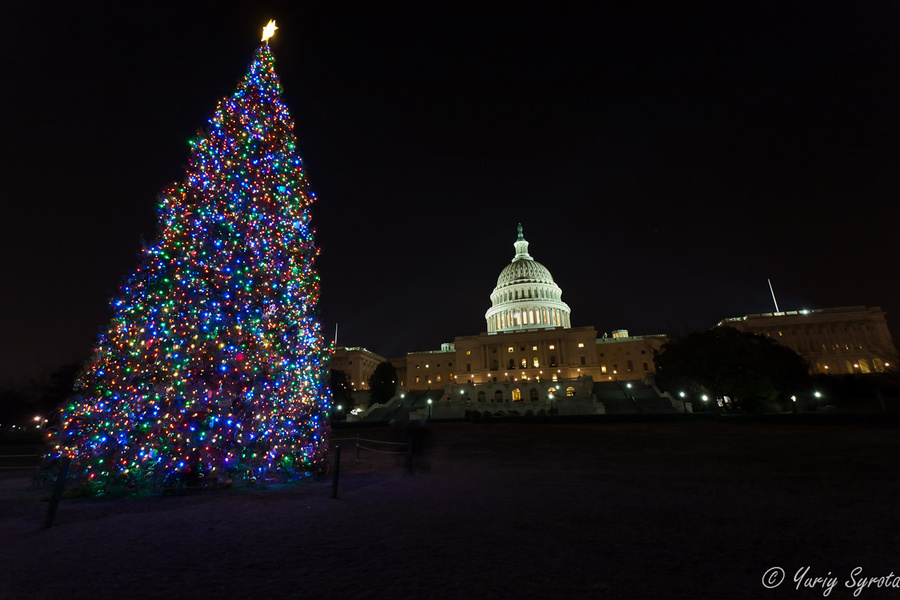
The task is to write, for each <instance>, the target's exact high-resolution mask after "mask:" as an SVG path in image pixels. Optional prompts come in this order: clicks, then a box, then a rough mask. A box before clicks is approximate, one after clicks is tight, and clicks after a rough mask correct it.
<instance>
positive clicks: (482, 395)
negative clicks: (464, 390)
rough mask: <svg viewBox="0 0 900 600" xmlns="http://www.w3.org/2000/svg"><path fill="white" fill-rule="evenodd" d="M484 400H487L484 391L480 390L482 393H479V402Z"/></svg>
mask: <svg viewBox="0 0 900 600" xmlns="http://www.w3.org/2000/svg"><path fill="white" fill-rule="evenodd" d="M484 398H485V395H484V390H480V391H479V392H478V401H479V402H484Z"/></svg>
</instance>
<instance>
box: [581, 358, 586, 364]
mask: <svg viewBox="0 0 900 600" xmlns="http://www.w3.org/2000/svg"><path fill="white" fill-rule="evenodd" d="M581 364H582V365H586V364H587V362H586V360H585V358H584V357H583V356H582V357H581Z"/></svg>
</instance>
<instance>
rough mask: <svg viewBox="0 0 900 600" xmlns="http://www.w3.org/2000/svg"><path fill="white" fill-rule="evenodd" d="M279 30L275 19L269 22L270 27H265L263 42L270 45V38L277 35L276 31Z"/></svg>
mask: <svg viewBox="0 0 900 600" xmlns="http://www.w3.org/2000/svg"><path fill="white" fill-rule="evenodd" d="M276 29H278V26H277V25H275V19H272V20H270V21H269V23H268V25H266V26H265V27H263V36H262V41H264V42H266V43H268V42H269V38H270V37H272V36H273V35H275V30H276Z"/></svg>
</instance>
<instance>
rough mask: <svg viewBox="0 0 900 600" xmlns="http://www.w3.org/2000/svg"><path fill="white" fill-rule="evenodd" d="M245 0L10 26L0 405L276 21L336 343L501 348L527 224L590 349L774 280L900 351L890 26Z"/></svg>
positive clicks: (898, 23)
mask: <svg viewBox="0 0 900 600" xmlns="http://www.w3.org/2000/svg"><path fill="white" fill-rule="evenodd" d="M237 4H238V3H234V4H231V3H228V2H191V1H189V0H183V1H181V2H177V3H175V2H166V1H163V2H140V3H139V2H127V3H126V2H69V1H66V2H63V1H50V2H31V1H27V0H20V1H7V2H4V3H3V4H2V7H0V45H2V56H3V61H2V67H0V68H2V71H3V79H2V81H3V94H2V104H3V106H4V111H3V119H2V120H0V133H2V144H3V155H4V159H3V160H2V163H0V164H2V182H3V186H2V194H3V206H4V209H5V210H4V213H5V214H4V217H3V223H4V227H3V235H2V236H0V249H2V253H3V254H2V255H3V264H4V273H3V275H4V277H3V284H2V293H0V311H2V312H0V314H2V318H0V381H3V380H6V381H10V380H16V379H19V378H22V377H30V376H35V375H38V374H41V373H47V372H49V371H52V370H53V369H55V368H57V367H59V366H60V365H62V364H65V363H70V362H76V361H81V360H84V359H85V358H86V357H87V356H88V355H89V354H90V350H91V347H92V345H93V344H94V342H95V340H96V337H97V335H98V333H99V332H100V331H101V330H103V329H104V328H105V325H106V323H107V322H108V320H109V318H110V317H111V314H112V313H111V311H110V309H109V307H108V302H109V300H110V299H111V298H112V297H113V296H114V295H115V293H116V289H117V287H118V285H119V283H120V282H121V280H122V279H123V277H124V276H125V275H126V274H127V273H128V272H129V271H130V270H132V269H133V268H134V267H135V266H136V264H137V255H138V252H139V250H140V248H141V240H142V238H143V239H145V240H148V241H149V240H152V239H154V237H155V235H156V233H155V232H156V202H157V194H158V193H159V192H160V190H162V188H163V187H164V186H165V185H166V184H167V183H168V182H171V181H176V180H180V179H182V177H183V165H184V164H186V162H187V159H188V156H189V149H188V144H187V141H188V139H190V138H191V137H192V136H194V135H195V133H196V131H197V130H198V129H200V128H203V127H204V126H205V124H206V122H207V120H208V119H209V118H210V117H211V116H212V113H213V110H214V108H215V105H216V103H217V101H218V100H219V99H221V98H222V97H224V96H228V95H231V94H232V93H233V91H234V89H235V87H236V84H237V82H238V80H239V79H240V78H241V77H242V76H243V74H244V73H245V71H246V69H247V66H248V65H249V63H250V60H251V58H252V55H253V52H254V50H255V48H256V46H257V45H258V43H259V36H260V31H261V29H262V26H263V25H264V24H265V22H266V21H268V20H269V19H271V18H273V19H276V21H277V23H278V26H279V30H278V32H277V33H276V35H275V37H274V38H273V40H272V42H271V46H272V48H273V50H274V53H275V56H276V59H277V63H276V68H277V70H278V73H279V75H280V77H281V81H282V84H283V87H284V89H285V100H286V102H287V105H288V107H289V109H290V111H291V114H292V116H293V118H294V120H295V122H296V135H297V140H298V146H299V149H300V153H301V156H303V158H304V161H305V164H306V167H307V171H308V174H309V178H310V181H311V184H312V188H313V190H314V191H315V192H316V194H317V196H318V201H317V203H316V205H315V208H314V212H313V222H314V224H315V226H316V228H317V236H316V240H317V243H318V245H319V247H320V248H321V249H322V255H321V259H320V261H319V263H318V269H319V273H320V275H321V278H322V296H321V303H320V308H321V317H322V321H323V326H324V329H325V334H326V336H327V337H328V338H331V337H332V336H333V334H334V327H335V324H336V323H338V324H339V343H341V344H345V345H362V346H365V347H367V348H369V349H371V350H373V351H375V352H377V353H379V354H382V355H386V356H399V355H402V354H404V353H406V352H408V351H415V350H430V349H437V348H439V347H440V343H441V342H445V341H452V340H453V338H454V337H455V336H457V335H469V334H476V333H479V332H481V331H484V330H485V329H486V327H485V321H484V313H485V311H486V310H487V309H488V307H489V306H490V299H489V295H490V293H491V291H492V289H493V287H494V285H495V284H496V278H497V276H498V274H499V273H500V271H501V269H502V268H503V267H504V266H505V265H506V264H508V263H509V261H510V260H511V259H512V257H513V254H514V250H513V242H514V241H515V235H516V225H517V223H519V222H521V223H522V225H523V227H524V230H525V237H526V239H528V241H529V242H530V243H531V246H530V252H531V254H532V256H533V257H534V258H535V259H536V260H538V261H539V262H541V263H543V264H544V265H545V266H546V267H547V268H548V269H549V270H550V272H551V273H552V274H553V275H554V278H555V280H556V282H557V283H558V284H559V285H560V287H561V288H562V290H563V300H564V301H566V302H567V303H568V304H569V306H571V308H572V321H573V325H574V326H595V327H596V328H597V329H598V331H599V332H600V333H601V334H602V332H604V331H607V332H611V331H612V330H613V329H619V328H627V329H629V331H630V332H631V333H632V334H655V333H667V334H670V335H673V334H675V335H677V334H681V333H685V332H687V331H690V330H696V329H705V328H707V327H710V326H711V325H713V324H715V323H716V322H717V321H719V320H720V319H722V318H724V317H731V316H740V315H743V314H747V313H756V312H769V311H771V310H773V308H774V307H773V304H772V298H771V295H770V294H769V288H768V285H767V283H766V279H767V278H771V280H772V283H773V285H774V287H775V292H776V294H777V297H778V302H779V307H780V308H781V309H782V310H796V309H801V308H826V307H833V306H847V305H857V304H865V305H869V306H881V307H882V308H884V309H885V310H886V311H887V312H888V322H889V325H890V326H891V330H892V332H893V335H894V338H895V340H898V339H900V282H898V275H897V259H898V256H900V250H898V243H897V240H896V238H895V230H896V226H897V223H898V217H900V209H898V198H900V177H898V164H900V60H898V57H900V49H898V47H897V43H898V40H900V5H898V4H897V3H893V2H890V3H889V2H842V3H837V2H834V3H827V2H826V3H821V2H818V3H801V2H779V3H772V4H759V3H746V2H744V3H740V4H737V3H735V4H725V3H715V8H704V9H702V10H701V9H698V8H696V7H691V6H687V7H685V6H681V7H677V8H676V7H669V6H668V4H669V3H667V6H666V7H665V8H661V7H656V8H652V9H651V8H646V7H643V8H637V7H634V6H632V7H629V8H621V7H612V6H609V7H607V6H603V5H602V4H601V3H597V2H589V3H583V4H582V3H563V4H560V5H557V4H554V3H541V4H540V5H537V4H522V3H520V4H505V5H504V6H503V7H500V6H499V5H495V4H493V3H480V2H479V3H465V2H452V3H450V2H415V3H410V4H396V3H392V4H393V6H394V8H388V9H385V8H384V7H383V6H380V5H381V4H383V3H379V2H372V3H356V2H353V3H343V2H333V1H311V2H299V1H285V2H245V3H242V4H244V6H243V7H242V8H240V9H232V8H230V7H231V6H233V5H237ZM610 4H611V5H612V4H631V3H610ZM673 4H674V3H673ZM701 4H703V5H706V4H714V3H701ZM248 5H249V6H248ZM495 6H496V8H494V7H495ZM767 7H768V8H767Z"/></svg>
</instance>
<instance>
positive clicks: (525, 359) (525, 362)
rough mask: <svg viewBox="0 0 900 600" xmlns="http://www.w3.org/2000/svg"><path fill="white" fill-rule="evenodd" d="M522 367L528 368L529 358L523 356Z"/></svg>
mask: <svg viewBox="0 0 900 600" xmlns="http://www.w3.org/2000/svg"><path fill="white" fill-rule="evenodd" d="M522 368H523V369H527V368H528V359H527V358H523V359H522Z"/></svg>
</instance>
